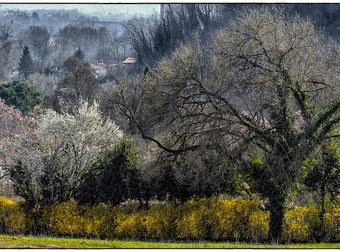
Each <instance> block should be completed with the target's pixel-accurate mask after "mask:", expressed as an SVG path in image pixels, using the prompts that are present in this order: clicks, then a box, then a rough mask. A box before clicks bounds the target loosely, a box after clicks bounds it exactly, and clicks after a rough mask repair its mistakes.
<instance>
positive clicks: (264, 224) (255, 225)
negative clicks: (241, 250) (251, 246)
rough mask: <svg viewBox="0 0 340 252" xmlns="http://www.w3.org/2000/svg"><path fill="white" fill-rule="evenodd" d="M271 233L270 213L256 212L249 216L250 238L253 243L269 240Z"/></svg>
mask: <svg viewBox="0 0 340 252" xmlns="http://www.w3.org/2000/svg"><path fill="white" fill-rule="evenodd" d="M268 231H269V212H266V211H264V210H256V211H255V212H253V213H252V214H251V215H250V216H249V231H248V232H249V233H248V237H249V239H250V240H251V241H252V242H260V241H264V240H267V238H268Z"/></svg>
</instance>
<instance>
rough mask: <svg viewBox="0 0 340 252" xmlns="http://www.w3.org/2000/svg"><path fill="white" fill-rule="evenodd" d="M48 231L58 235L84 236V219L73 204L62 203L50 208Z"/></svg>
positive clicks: (69, 202)
mask: <svg viewBox="0 0 340 252" xmlns="http://www.w3.org/2000/svg"><path fill="white" fill-rule="evenodd" d="M48 222H49V229H50V230H51V231H52V232H53V233H56V234H59V235H71V236H73V235H76V236H79V235H84V234H85V232H84V229H85V228H84V223H85V221H84V217H83V216H81V214H80V212H79V209H78V206H77V204H76V203H75V202H71V201H68V202H63V203H60V204H54V205H52V206H51V207H50V217H49V220H48Z"/></svg>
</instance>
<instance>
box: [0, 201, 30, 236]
mask: <svg viewBox="0 0 340 252" xmlns="http://www.w3.org/2000/svg"><path fill="white" fill-rule="evenodd" d="M0 220H1V224H0V225H1V226H0V229H1V231H2V232H3V233H20V232H23V231H24V230H25V213H24V211H23V208H22V207H21V206H20V204H19V203H17V202H14V201H12V200H10V199H8V198H6V197H0Z"/></svg>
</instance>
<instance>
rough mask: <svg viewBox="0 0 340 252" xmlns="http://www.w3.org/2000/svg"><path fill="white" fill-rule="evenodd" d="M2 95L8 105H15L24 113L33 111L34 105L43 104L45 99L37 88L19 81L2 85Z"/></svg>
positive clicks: (0, 91) (0, 92)
mask: <svg viewBox="0 0 340 252" xmlns="http://www.w3.org/2000/svg"><path fill="white" fill-rule="evenodd" d="M0 97H1V98H2V99H4V100H5V102H6V104H7V105H9V106H11V105H13V106H15V107H16V108H18V109H20V110H21V112H22V113H24V114H28V113H30V112H32V111H33V109H34V107H35V106H37V105H41V104H42V101H43V96H42V94H41V93H40V92H39V91H38V90H37V89H36V88H34V87H32V86H30V85H29V84H27V83H23V82H19V81H12V82H7V83H4V84H2V85H0Z"/></svg>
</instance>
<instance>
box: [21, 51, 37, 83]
mask: <svg viewBox="0 0 340 252" xmlns="http://www.w3.org/2000/svg"><path fill="white" fill-rule="evenodd" d="M18 71H19V76H20V77H22V78H24V79H25V80H26V79H27V77H28V75H30V74H32V73H34V67H33V60H32V57H31V52H30V50H29V48H28V46H25V48H24V50H23V52H22V55H21V57H20V62H19V67H18Z"/></svg>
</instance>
